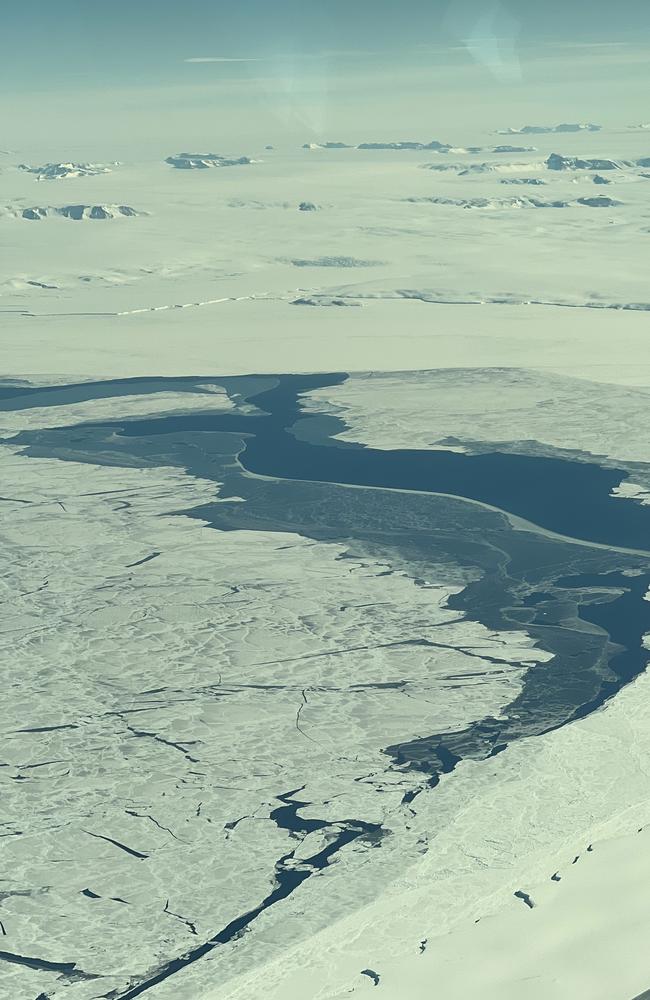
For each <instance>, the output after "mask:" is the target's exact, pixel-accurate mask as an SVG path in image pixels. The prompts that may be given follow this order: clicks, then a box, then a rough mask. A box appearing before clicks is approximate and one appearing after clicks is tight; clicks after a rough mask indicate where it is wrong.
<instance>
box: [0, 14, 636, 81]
mask: <svg viewBox="0 0 650 1000" xmlns="http://www.w3.org/2000/svg"><path fill="white" fill-rule="evenodd" d="M649 37H650V3H649V2H648V0H540V2H537V0H495V2H492V0H275V2H273V0H136V2H134V0H105V2H101V0H92V2H89V0H32V2H31V3H18V2H16V0H7V2H6V4H5V9H4V11H3V14H2V28H1V33H0V78H1V80H2V85H3V88H4V90H5V93H16V92H17V91H18V92H20V91H21V90H22V91H25V90H27V89H30V88H31V89H39V90H40V89H42V88H43V87H44V86H46V87H48V88H58V87H63V86H69V85H71V84H73V85H74V84H76V83H78V82H83V83H84V84H85V85H86V86H106V85H111V86H115V85H118V84H121V85H131V84H133V83H138V82H140V83H145V84H153V83H157V82H167V83H170V84H171V83H177V82H191V83H194V82H196V81H197V80H204V79H206V77H207V72H206V67H211V68H210V69H209V72H210V73H211V75H212V77H214V76H215V74H217V73H218V72H222V73H223V72H224V71H227V73H228V74H229V75H230V76H233V75H234V76H236V75H237V73H238V72H240V73H241V74H242V75H244V76H248V75H251V70H252V69H253V68H254V63H253V62H250V63H247V62H241V63H235V62H223V63H210V64H207V63H206V64H199V63H186V62H185V61H184V60H186V59H192V58H201V57H205V58H210V57H211V58H214V59H242V60H251V61H252V60H263V61H265V62H269V61H270V62H273V61H274V60H275V61H277V60H280V61H282V60H286V59H287V58H293V59H296V60H299V59H306V60H308V59H309V57H310V56H312V55H313V54H319V57H320V58H322V54H323V53H341V54H340V55H339V56H337V55H330V56H329V58H330V59H335V60H336V59H339V60H342V61H347V62H348V63H351V62H352V63H354V62H355V61H356V60H361V59H363V58H366V59H368V58H373V56H372V55H365V57H364V55H363V54H362V53H369V54H373V53H378V54H379V55H380V56H383V58H384V59H387V60H389V61H391V62H401V61H404V60H406V61H408V62H412V61H414V60H415V61H416V62H417V60H418V58H419V56H418V52H417V46H421V45H425V44H426V45H431V46H433V47H435V46H441V47H445V46H448V45H454V44H455V45H458V44H462V43H466V42H469V44H470V47H471V46H472V45H474V46H476V45H478V46H479V48H480V46H486V45H488V46H489V44H490V43H492V44H495V43H494V39H495V38H498V39H499V40H500V41H499V44H500V45H501V44H502V45H505V46H510V47H514V48H515V49H521V48H525V47H527V46H531V45H534V44H537V43H539V42H542V41H545V42H549V41H554V42H563V43H584V42H611V41H620V40H626V39H634V40H635V42H637V43H638V42H646V41H647V40H648V38H649ZM374 58H377V56H376V55H375V56H374ZM201 67H202V68H201Z"/></svg>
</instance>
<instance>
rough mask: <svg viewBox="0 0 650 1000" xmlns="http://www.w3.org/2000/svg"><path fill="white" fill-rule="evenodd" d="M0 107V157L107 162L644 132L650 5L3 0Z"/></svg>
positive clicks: (645, 1) (628, 0)
mask: <svg viewBox="0 0 650 1000" xmlns="http://www.w3.org/2000/svg"><path fill="white" fill-rule="evenodd" d="M0 94H1V98H0V147H1V148H10V147H11V148H25V145H26V143H28V142H29V141H31V140H32V139H33V140H34V141H36V139H37V138H42V139H43V141H45V142H48V143H54V142H55V141H60V143H61V146H62V147H63V145H64V144H65V146H66V148H72V146H74V147H75V148H77V147H79V148H81V146H83V143H84V142H85V141H86V139H88V140H89V141H90V139H91V138H92V139H93V141H94V140H95V139H97V140H98V141H101V142H105V145H106V148H107V154H106V155H110V152H109V151H108V148H109V147H110V150H115V151H116V152H115V155H119V148H118V147H119V146H120V144H128V143H129V142H131V141H132V139H133V137H134V136H137V137H138V138H139V139H141V140H142V142H143V143H145V144H146V143H149V144H150V145H155V144H156V143H159V144H161V145H164V144H165V143H168V142H169V141H170V136H173V137H174V145H179V148H180V145H183V143H185V144H186V145H187V146H188V147H190V146H193V145H196V144H197V143H198V144H199V145H203V143H204V142H205V141H208V140H207V139H206V138H205V136H206V135H207V136H210V135H218V136H222V137H223V141H224V142H226V143H227V144H228V148H230V149H231V151H238V152H244V151H246V150H247V149H248V144H249V143H250V142H252V141H253V140H255V141H258V140H260V139H261V137H262V136H263V135H264V136H265V141H277V140H279V139H280V140H281V139H282V138H283V137H287V138H289V137H290V139H291V141H292V142H293V141H297V140H298V139H301V141H319V140H323V139H342V140H344V141H353V142H354V141H360V140H365V139H386V138H389V139H397V138H408V139H411V138H419V139H427V140H428V139H431V138H439V137H440V134H441V132H444V133H445V135H444V136H443V138H445V139H447V138H449V139H451V141H457V142H463V141H467V134H468V131H469V130H471V129H473V128H474V127H475V126H476V125H485V127H499V126H503V125H521V124H525V123H529V122H532V123H535V122H539V121H540V120H541V121H544V120H545V119H548V120H550V121H588V120H595V121H601V120H603V119H605V121H606V122H607V121H608V122H610V123H614V124H615V123H616V122H617V121H618V120H619V119H620V120H621V123H622V124H625V123H626V122H628V119H629V121H630V122H634V121H635V120H637V119H638V120H639V121H646V120H647V119H648V117H649V112H648V110H647V109H648V107H650V100H649V99H650V2H649V0H539V2H533V0H92V2H90V0H47V2H45V0H31V3H18V2H17V0H5V4H4V10H3V14H2V23H1V27H0ZM455 128H456V131H454V129H455ZM362 133H363V134H362ZM389 133H390V134H389ZM240 146H241V148H240ZM244 147H245V148H244Z"/></svg>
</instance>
